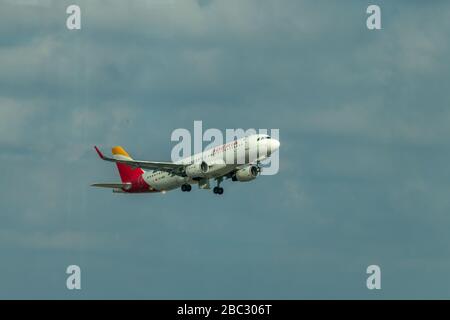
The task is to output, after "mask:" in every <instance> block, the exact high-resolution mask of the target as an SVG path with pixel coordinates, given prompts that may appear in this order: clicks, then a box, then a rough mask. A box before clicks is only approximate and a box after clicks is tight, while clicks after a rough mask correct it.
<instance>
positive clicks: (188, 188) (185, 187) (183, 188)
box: [181, 184, 192, 192]
mask: <svg viewBox="0 0 450 320" xmlns="http://www.w3.org/2000/svg"><path fill="white" fill-rule="evenodd" d="M191 189H192V187H191V185H190V184H182V185H181V191H183V192H189V191H191Z"/></svg>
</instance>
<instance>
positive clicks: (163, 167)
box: [94, 147, 186, 175]
mask: <svg viewBox="0 0 450 320" xmlns="http://www.w3.org/2000/svg"><path fill="white" fill-rule="evenodd" d="M94 148H95V151H97V153H98V155H99V157H100V158H101V159H103V160H105V161H110V162H118V163H124V164H127V165H129V166H132V167H136V168H142V169H149V170H159V171H166V172H169V173H173V174H176V175H183V172H184V168H185V166H186V165H184V164H177V163H173V162H158V161H141V160H125V159H115V158H110V157H106V156H105V155H103V153H102V152H101V151H100V150H99V149H98V148H97V147H94Z"/></svg>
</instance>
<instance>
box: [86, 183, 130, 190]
mask: <svg viewBox="0 0 450 320" xmlns="http://www.w3.org/2000/svg"><path fill="white" fill-rule="evenodd" d="M91 186H92V187H100V188H113V189H117V188H119V189H120V188H123V189H125V190H128V189H129V188H131V183H94V184H91Z"/></svg>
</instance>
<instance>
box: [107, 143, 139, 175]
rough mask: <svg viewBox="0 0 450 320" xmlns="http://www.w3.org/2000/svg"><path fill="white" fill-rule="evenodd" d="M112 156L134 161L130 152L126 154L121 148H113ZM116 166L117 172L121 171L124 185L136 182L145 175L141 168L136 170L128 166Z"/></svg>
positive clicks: (120, 164)
mask: <svg viewBox="0 0 450 320" xmlns="http://www.w3.org/2000/svg"><path fill="white" fill-rule="evenodd" d="M112 154H113V156H114V158H116V159H124V160H133V159H132V158H131V157H130V155H129V154H128V152H126V151H125V149H123V148H122V147H121V146H116V147H113V148H112ZM116 165H117V170H119V175H120V179H121V180H122V182H123V183H128V182H131V181H135V180H136V179H138V178H139V177H140V176H141V175H142V174H143V173H144V170H142V169H141V168H135V167H132V166H130V165H128V164H124V163H119V162H117V163H116Z"/></svg>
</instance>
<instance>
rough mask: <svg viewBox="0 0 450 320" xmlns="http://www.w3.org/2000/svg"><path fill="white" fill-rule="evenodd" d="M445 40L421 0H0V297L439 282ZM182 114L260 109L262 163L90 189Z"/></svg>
mask: <svg viewBox="0 0 450 320" xmlns="http://www.w3.org/2000/svg"><path fill="white" fill-rule="evenodd" d="M73 3H76V4H78V5H79V6H80V7H81V10H82V29H81V30H79V31H69V30H67V28H66V18H67V14H66V13H65V11H66V8H67V6H68V5H70V4H73ZM373 3H376V4H378V5H380V7H381V10H382V11H381V12H382V30H379V31H369V30H368V29H367V28H366V18H367V16H368V15H367V14H366V8H367V6H368V5H369V4H373ZM448 39H450V3H449V2H448V1H438V0H436V1H395V2H394V1H381V0H379V1H375V2H373V1H360V0H354V1H345V2H344V1H337V0H336V1H331V0H330V1H325V0H322V1H314V0H310V1H300V0H292V1H289V0H283V1H269V0H244V1H242V0H197V1H196V0H134V1H119V0H117V1H112V0H108V1H101V0H98V1H66V0H64V1H52V0H41V1H37V0H20V1H16V0H14V1H13V0H0V161H1V164H2V165H1V166H0V177H1V178H0V259H1V264H0V298H64V299H78V298H154V299H155V298H158V299H161V298H175V299H178V298H186V299H187V298H189V299H195V298H200V299H201V298H208V299H211V298H255V299H257V298H276V299H279V298H287V299H303V298H338V299H343V298H370V299H372V298H373V299H377V298H450V277H449V275H448V271H449V270H450V247H449V243H450V232H449V230H450V182H449V179H450V166H449V163H450V90H449V87H450V81H449V80H450V79H449V78H450V64H449V57H450V45H449V42H448ZM194 120H202V121H203V126H204V128H219V129H221V130H225V129H226V128H269V129H270V128H279V129H280V140H281V150H280V171H279V173H278V174H277V175H276V176H263V177H260V178H258V179H257V180H255V181H253V182H252V183H232V182H226V183H225V184H224V187H225V193H224V195H223V196H222V197H218V196H215V195H213V194H212V192H210V191H205V190H197V188H194V192H191V193H181V192H179V191H173V192H170V193H167V194H165V195H125V196H124V195H117V194H112V193H111V192H110V191H109V190H103V189H102V190H99V189H93V188H90V187H89V184H91V183H93V182H108V181H118V179H119V178H118V175H117V172H116V169H115V167H114V166H113V165H112V164H109V163H104V162H101V161H100V160H99V159H98V158H97V156H96V154H95V152H94V151H93V149H92V146H93V145H94V144H97V145H99V146H102V147H103V148H104V149H105V150H106V151H107V150H108V148H110V147H111V146H113V145H123V146H124V147H125V148H126V149H127V151H129V152H130V153H131V155H132V156H133V157H135V158H139V159H149V160H169V159H170V152H171V149H172V147H173V146H174V143H173V142H171V141H170V134H171V132H172V131H173V130H174V129H176V128H187V129H192V128H193V121H194ZM71 264H76V265H79V266H80V267H81V270H82V290H80V291H69V290H67V289H66V277H67V275H66V274H65V270H66V267H67V266H68V265H71ZM371 264H377V265H379V266H380V267H381V270H382V289H381V290H380V291H369V290H368V289H367V288H366V278H367V275H366V268H367V266H369V265H371Z"/></svg>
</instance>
